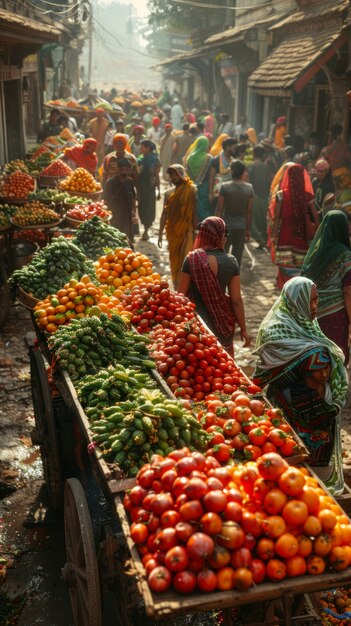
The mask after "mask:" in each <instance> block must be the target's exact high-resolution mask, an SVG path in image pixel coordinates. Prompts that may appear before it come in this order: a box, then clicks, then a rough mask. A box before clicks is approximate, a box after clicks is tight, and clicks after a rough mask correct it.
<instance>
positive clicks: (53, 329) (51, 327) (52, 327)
mask: <svg viewBox="0 0 351 626" xmlns="http://www.w3.org/2000/svg"><path fill="white" fill-rule="evenodd" d="M57 329H58V326H57V325H56V324H48V325H47V326H46V329H45V330H47V331H48V333H54V332H56V330H57Z"/></svg>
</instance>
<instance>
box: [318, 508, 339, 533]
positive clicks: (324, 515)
mask: <svg viewBox="0 0 351 626" xmlns="http://www.w3.org/2000/svg"><path fill="white" fill-rule="evenodd" d="M318 518H319V520H320V522H321V524H322V528H323V530H324V531H325V532H330V531H331V530H332V529H333V528H334V526H335V524H336V522H337V517H336V515H335V513H333V511H330V510H329V509H322V511H319V513H318Z"/></svg>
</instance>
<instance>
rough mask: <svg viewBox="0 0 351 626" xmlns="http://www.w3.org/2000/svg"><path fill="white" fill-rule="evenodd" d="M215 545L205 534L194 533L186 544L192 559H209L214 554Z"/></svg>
mask: <svg viewBox="0 0 351 626" xmlns="http://www.w3.org/2000/svg"><path fill="white" fill-rule="evenodd" d="M214 547H215V544H214V541H213V539H211V537H209V536H208V535H205V533H194V534H193V535H192V536H191V537H190V539H188V541H187V544H186V549H187V551H188V555H189V558H190V559H208V557H210V556H211V555H212V554H213V550H214Z"/></svg>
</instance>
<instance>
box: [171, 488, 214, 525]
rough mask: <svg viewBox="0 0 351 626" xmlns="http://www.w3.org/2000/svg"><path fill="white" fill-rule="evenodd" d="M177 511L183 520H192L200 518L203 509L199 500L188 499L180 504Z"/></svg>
mask: <svg viewBox="0 0 351 626" xmlns="http://www.w3.org/2000/svg"><path fill="white" fill-rule="evenodd" d="M212 493H213V492H212ZM205 497H206V496H205ZM179 513H180V517H181V518H182V520H183V521H184V522H193V521H196V520H198V519H200V517H201V516H202V515H203V513H204V510H203V508H202V505H201V502H200V501H199V500H190V501H189V502H185V503H184V504H182V505H181V507H180V509H179Z"/></svg>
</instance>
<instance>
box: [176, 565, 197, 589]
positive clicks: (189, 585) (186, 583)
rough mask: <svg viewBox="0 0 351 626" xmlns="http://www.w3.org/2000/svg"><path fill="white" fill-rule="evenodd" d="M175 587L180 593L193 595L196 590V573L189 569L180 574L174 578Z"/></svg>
mask: <svg viewBox="0 0 351 626" xmlns="http://www.w3.org/2000/svg"><path fill="white" fill-rule="evenodd" d="M173 587H174V589H175V590H176V591H178V592H179V593H192V591H194V590H195V589H196V576H195V574H194V572H192V571H190V570H189V569H185V570H183V571H182V572H178V573H177V574H176V575H175V576H174V578H173Z"/></svg>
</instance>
